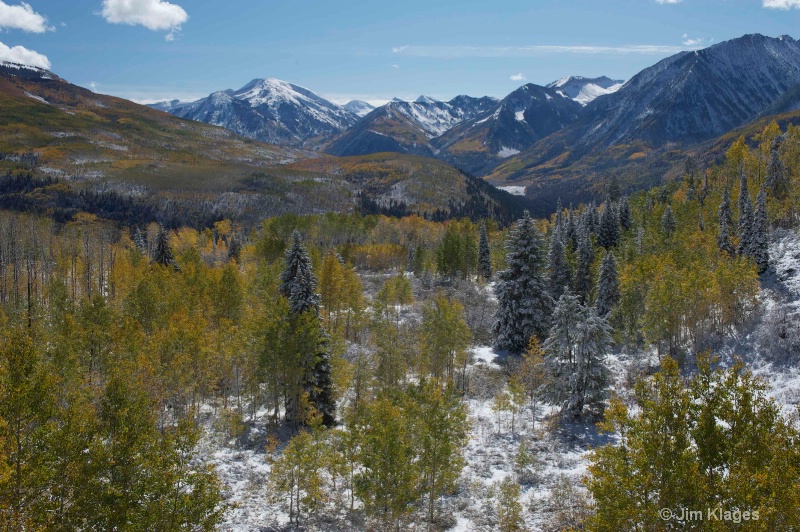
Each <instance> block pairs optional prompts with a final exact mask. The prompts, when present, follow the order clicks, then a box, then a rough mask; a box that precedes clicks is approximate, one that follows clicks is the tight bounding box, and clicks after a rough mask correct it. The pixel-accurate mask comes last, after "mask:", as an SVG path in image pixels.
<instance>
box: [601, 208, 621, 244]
mask: <svg viewBox="0 0 800 532" xmlns="http://www.w3.org/2000/svg"><path fill="white" fill-rule="evenodd" d="M617 242H619V215H618V214H617V209H616V207H615V205H614V204H613V203H611V201H609V200H606V203H605V206H604V208H603V214H602V215H601V216H600V227H599V228H598V230H597V243H598V244H600V245H601V246H603V247H604V248H605V249H606V250H609V249H611V248H613V247H615V246H616V245H617Z"/></svg>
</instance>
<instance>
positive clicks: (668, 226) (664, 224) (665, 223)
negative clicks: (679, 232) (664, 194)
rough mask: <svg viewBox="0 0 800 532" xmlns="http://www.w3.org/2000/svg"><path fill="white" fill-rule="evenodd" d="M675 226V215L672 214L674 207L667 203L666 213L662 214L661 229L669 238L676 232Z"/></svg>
mask: <svg viewBox="0 0 800 532" xmlns="http://www.w3.org/2000/svg"><path fill="white" fill-rule="evenodd" d="M675 227H676V223H675V215H674V214H672V207H670V206H669V205H667V208H666V209H664V214H663V215H662V216H661V231H663V233H664V236H666V237H667V238H669V237H670V236H672V233H674V232H675Z"/></svg>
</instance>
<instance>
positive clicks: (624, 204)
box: [619, 196, 633, 231]
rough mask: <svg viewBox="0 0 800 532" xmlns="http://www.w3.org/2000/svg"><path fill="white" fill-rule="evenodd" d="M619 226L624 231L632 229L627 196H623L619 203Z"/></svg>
mask: <svg viewBox="0 0 800 532" xmlns="http://www.w3.org/2000/svg"><path fill="white" fill-rule="evenodd" d="M619 224H620V226H621V227H622V229H623V230H624V231H627V230H628V229H630V228H631V227H633V214H632V213H631V202H630V201H629V200H628V196H623V198H622V199H621V200H620V202H619Z"/></svg>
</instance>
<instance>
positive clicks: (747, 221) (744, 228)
mask: <svg viewBox="0 0 800 532" xmlns="http://www.w3.org/2000/svg"><path fill="white" fill-rule="evenodd" d="M753 230H754V226H753V202H752V201H751V200H750V191H749V190H748V188H747V174H745V173H744V172H742V178H741V181H740V185H739V245H738V246H737V247H736V253H738V254H739V255H743V256H747V257H752V256H753V240H754V234H753Z"/></svg>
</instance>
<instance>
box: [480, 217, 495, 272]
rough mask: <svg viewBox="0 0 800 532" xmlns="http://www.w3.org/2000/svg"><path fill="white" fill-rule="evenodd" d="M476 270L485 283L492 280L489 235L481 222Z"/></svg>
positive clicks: (484, 224)
mask: <svg viewBox="0 0 800 532" xmlns="http://www.w3.org/2000/svg"><path fill="white" fill-rule="evenodd" d="M478 269H479V271H480V274H481V277H483V278H484V279H485V280H486V281H488V280H490V279H491V278H492V250H491V248H490V247H489V235H488V234H487V233H486V222H485V221H483V222H481V236H480V241H479V243H478Z"/></svg>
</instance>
